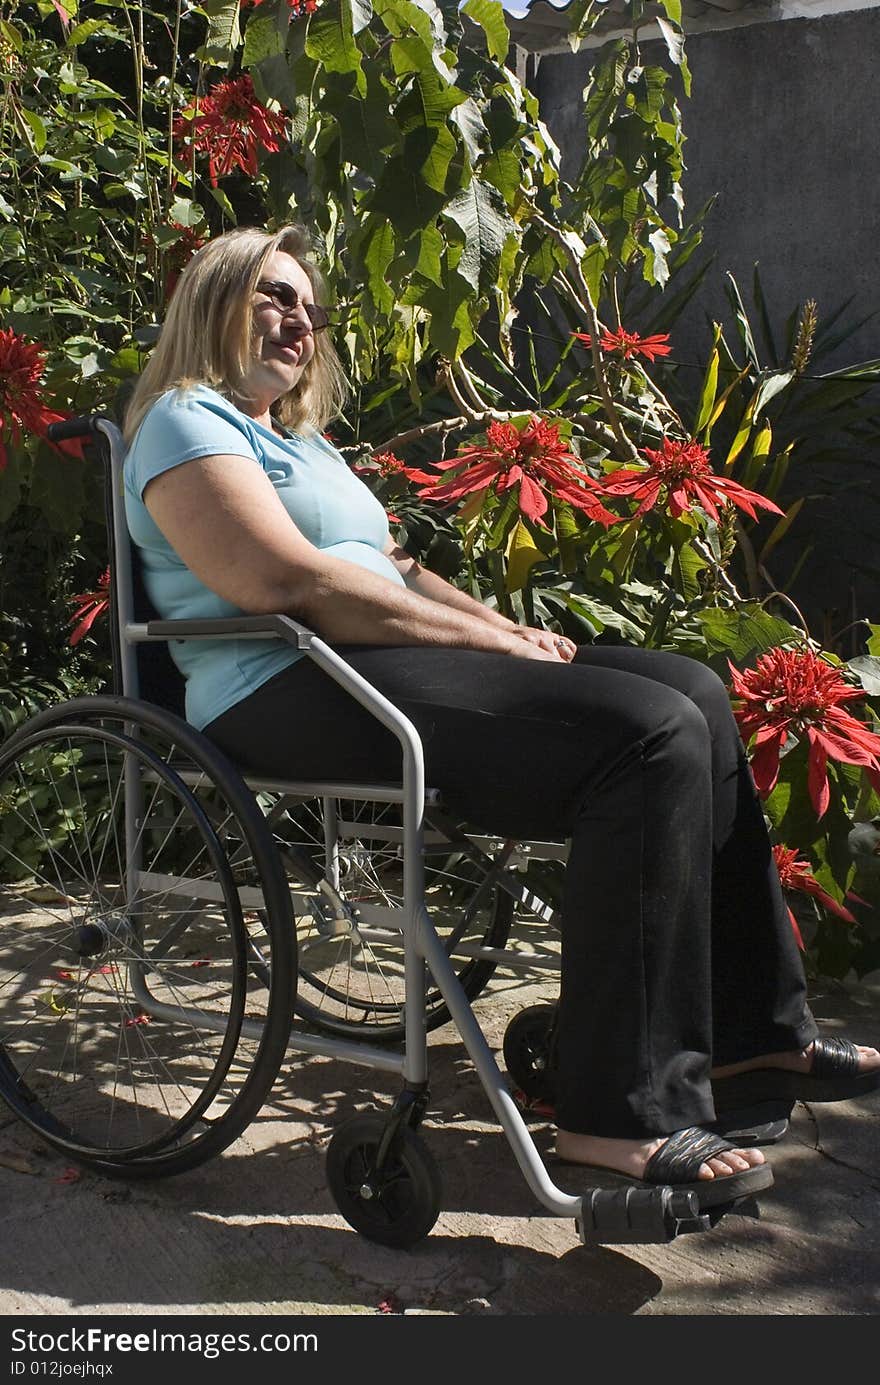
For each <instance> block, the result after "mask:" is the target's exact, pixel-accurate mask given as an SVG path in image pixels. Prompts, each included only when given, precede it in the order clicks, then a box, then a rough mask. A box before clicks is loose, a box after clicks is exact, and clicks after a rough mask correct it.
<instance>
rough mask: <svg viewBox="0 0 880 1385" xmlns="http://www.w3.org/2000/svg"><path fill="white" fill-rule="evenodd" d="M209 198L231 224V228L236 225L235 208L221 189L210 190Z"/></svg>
mask: <svg viewBox="0 0 880 1385" xmlns="http://www.w3.org/2000/svg"><path fill="white" fill-rule="evenodd" d="M211 196H212V197H213V199H214V201H215V202H216V203H217V206H218V207H219V208H220V210H221V211H222V213H223V215H224V216H225V217H227V218H228V219H229V221H231V222H232V224H233V226H237V225H238V218H237V216H236V215H235V208H234V207H233V205H232V203H231V202H230V200H229V198H228V197H227V196H226V193H225V192H224V191H223V189H222V188H211Z"/></svg>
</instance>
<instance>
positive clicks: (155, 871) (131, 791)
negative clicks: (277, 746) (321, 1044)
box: [0, 698, 295, 1177]
mask: <svg viewBox="0 0 880 1385" xmlns="http://www.w3.org/2000/svg"><path fill="white" fill-rule="evenodd" d="M230 841H232V842H234V844H235V847H236V850H237V851H238V852H239V854H243V847H246V854H247V859H248V862H249V867H248V884H249V887H250V888H252V889H253V890H254V891H255V895H254V902H257V900H258V901H259V902H260V903H261V904H262V905H263V906H264V907H263V908H261V909H260V910H259V911H257V910H255V909H252V910H247V912H245V911H244V910H243V908H242V898H241V896H242V894H243V893H244V891H243V889H242V881H241V871H240V867H238V866H236V864H235V863H234V861H232V860H230V849H229V843H230ZM245 898H246V899H247V896H246V895H245ZM255 955H258V956H259V957H260V958H261V961H262V963H263V967H262V974H261V975H260V976H259V977H257V976H256V975H255V968H254V966H253V965H252V962H253V958H254V956H255ZM267 962H268V963H269V964H268V965H266V964H267ZM294 994H295V954H294V940H293V930H292V918H291V909H290V899H289V893H288V891H287V887H286V881H285V878H284V874H283V871H282V869H281V867H280V863H279V862H278V860H277V857H276V855H275V853H274V848H273V845H272V842H271V838H270V837H269V835H268V833H267V832H266V830H265V826H264V824H263V819H262V815H261V813H260V812H259V809H258V808H257V806H256V804H255V803H254V800H253V797H252V795H251V794H250V793H249V791H248V790H247V788H246V787H245V785H244V784H243V782H242V781H241V780H240V778H239V777H238V776H237V775H236V773H235V771H234V770H232V768H231V766H229V765H228V763H227V762H226V761H225V760H224V758H223V757H222V756H220V755H219V753H217V752H215V751H214V750H213V748H212V747H211V746H210V745H209V743H208V742H206V741H205V740H204V738H203V737H201V736H200V735H199V734H198V733H196V732H194V731H193V730H192V729H191V728H189V727H187V726H186V725H185V723H183V722H180V721H179V720H178V719H177V718H173V717H170V716H169V715H168V714H165V713H163V712H160V711H158V710H157V709H155V708H152V707H150V706H149V705H148V704H142V703H136V702H131V701H128V700H125V699H121V698H88V699H78V700H76V701H74V702H70V703H66V704H64V705H63V706H61V707H59V708H55V709H53V710H51V711H49V712H45V713H41V714H39V715H38V716H36V717H34V718H32V719H31V721H30V722H28V723H27V724H26V725H25V726H24V727H22V728H21V729H20V730H19V731H18V732H17V733H16V734H15V735H14V736H13V737H12V738H10V740H9V741H7V743H6V744H5V745H4V746H3V747H2V749H0V1096H2V1097H3V1099H4V1100H5V1101H6V1103H7V1104H8V1105H9V1106H10V1107H11V1108H12V1109H13V1110H14V1111H15V1112H16V1114H17V1115H19V1116H20V1117H21V1118H22V1119H23V1120H25V1121H26V1122H27V1123H28V1124H29V1125H30V1126H31V1128H32V1129H34V1130H35V1131H37V1132H38V1133H39V1134H40V1135H41V1136H42V1137H43V1138H44V1139H45V1140H46V1141H47V1142H48V1143H49V1144H51V1145H53V1146H54V1147H55V1148H57V1149H60V1150H62V1151H63V1152H64V1153H65V1154H66V1155H68V1156H69V1157H70V1158H72V1159H75V1160H77V1161H78V1162H81V1163H84V1164H87V1165H90V1166H92V1167H95V1168H98V1169H100V1170H101V1171H104V1172H107V1173H111V1174H123V1175H126V1176H132V1177H137V1176H159V1175H165V1174H172V1173H179V1172H182V1171H184V1170H185V1169H188V1168H191V1167H193V1166H194V1165H196V1164H198V1163H201V1162H202V1161H203V1160H204V1159H207V1158H209V1157H210V1156H212V1155H213V1154H215V1153H218V1152H219V1151H220V1150H222V1149H224V1148H225V1147H226V1146H227V1145H228V1144H229V1143H231V1141H232V1140H234V1139H235V1138H236V1137H237V1136H238V1135H239V1134H240V1133H241V1131H242V1130H243V1129H244V1128H245V1127H246V1126H247V1125H248V1124H249V1122H250V1121H251V1120H252V1119H253V1118H254V1116H255V1115H256V1113H257V1111H258V1110H259V1109H260V1107H261V1106H262V1104H263V1102H264V1100H265V1098H266V1096H267V1094H268V1091H269V1089H270V1087H271V1085H272V1083H273V1081H274V1079H275V1077H276V1075H277V1073H278V1069H279V1067H280V1064H281V1061H282V1059H283V1056H284V1052H285V1049H286V1045H287V1040H288V1038H289V1029H290V1018H291V1014H292V1010H293V1004H294Z"/></svg>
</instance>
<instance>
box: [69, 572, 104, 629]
mask: <svg viewBox="0 0 880 1385" xmlns="http://www.w3.org/2000/svg"><path fill="white" fill-rule="evenodd" d="M71 601H78V602H79V603H80V604H79V606H77V608H76V610H75V611H74V613H73V615H72V616H71V617H70V623H71V625H73V623H74V621H79V624H78V625H77V626H76V629H75V630H74V631H73V633H72V635H71V636H70V640H69V641H68V643H69V644H79V642H80V640H81V639H82V637H83V635H87V634H88V632H89V631H90V630H91V628H92V626H93V625H94V623H95V621H96V620H97V619H98V616H100V615H103V614H104V612H105V611H106V610H107V609H108V608H109V606H110V569H109V568H106V569H105V571H104V572H102V573H101V576H100V577H99V578H98V590H97V591H95V592H80V594H79V596H73V597H71Z"/></svg>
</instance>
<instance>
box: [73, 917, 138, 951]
mask: <svg viewBox="0 0 880 1385" xmlns="http://www.w3.org/2000/svg"><path fill="white" fill-rule="evenodd" d="M130 941H131V924H130V923H129V921H128V919H127V918H126V917H125V916H124V915H118V914H105V915H102V916H100V917H98V918H96V919H92V920H91V921H90V922H89V923H83V924H81V925H80V926H79V928H78V929H77V930H76V938H75V942H74V948H73V950H74V952H75V953H76V955H77V956H78V957H102V956H104V954H105V953H107V952H109V951H110V950H111V948H113V947H114V946H115V947H116V948H117V949H118V948H119V947H120V946H129V945H130Z"/></svg>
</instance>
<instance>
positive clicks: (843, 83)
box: [532, 8, 880, 637]
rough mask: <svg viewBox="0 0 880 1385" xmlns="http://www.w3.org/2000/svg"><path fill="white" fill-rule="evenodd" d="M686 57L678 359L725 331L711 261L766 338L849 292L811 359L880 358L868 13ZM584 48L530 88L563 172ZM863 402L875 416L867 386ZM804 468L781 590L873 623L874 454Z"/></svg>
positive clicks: (879, 93)
mask: <svg viewBox="0 0 880 1385" xmlns="http://www.w3.org/2000/svg"><path fill="white" fill-rule="evenodd" d="M646 48H647V49H648V52H650V46H647V45H646ZM687 51H688V58H689V63H690V67H691V71H692V73H693V91H692V96H691V99H690V100H689V101H684V102H683V118H684V125H685V131H686V133H687V135H688V142H687V145H686V148H685V158H686V163H687V174H686V177H685V182H684V190H685V198H686V207H687V208H688V209H690V210H692V211H694V212H695V211H696V210H697V209H698V208H699V207H700V206H701V205H702V204H703V203H704V202H705V201H706V200H707V199H708V198H709V197H710V196H712V195H713V194H717V201H716V204H715V206H714V208H713V210H712V212H711V213H710V216H709V220H708V222H707V226H706V235H705V242H704V243H705V247H706V250H707V252H708V253H714V256H715V259H714V264H713V268H712V270H711V271H710V274H709V276H708V278H707V280H706V281H705V282H704V285H703V287H702V288H701V290H700V292H699V295H698V297H697V299H696V300H695V301H694V302H693V304H692V305H691V307H690V308H689V309H688V311H687V313H686V315H685V316H684V317H683V318H682V319H681V320H680V322H679V324H678V325H677V327H676V329H675V334H674V342H675V355H676V357H677V358H678V359H680V360H682V361H685V360H700V359H705V355H706V352H707V350H708V343H709V327H708V322H709V321H710V320H711V319H712V318H713V317H720V318H721V319H722V320H723V321H725V322H726V323H727V324H729V325H730V327H731V329H732V325H733V324H732V318H731V313H730V309H729V306H728V305H727V303H726V299H725V297H724V291H723V276H724V271H725V270H728V269H729V270H730V271H732V273H733V274H734V276H735V277H736V279H737V281H738V283H739V284H740V287H741V289H742V290H743V293H744V296H745V294H746V293H747V292H748V291H750V286H751V280H752V273H753V267H754V264H755V262H756V261H757V262H758V263H759V266H760V275H761V279H762V283H763V287H764V291H765V295H766V297H767V300H768V303H769V305H770V311H771V316H772V318H773V320H774V323H778V324H779V329H780V332H779V334H780V335H782V326H783V325H784V323H785V320H786V319H787V317H788V315H789V314H790V313H791V311H792V310H793V309H794V308H795V307H796V306H797V305H798V304H800V303H802V302H803V301H804V299H806V298H814V299H816V301H817V303H818V308H819V314H820V318H821V316H822V315H823V314H826V315H830V314H831V312H832V311H833V310H834V309H836V308H837V307H838V306H839V305H840V304H841V303H842V302H843V301H844V300H845V299H847V298H849V297H851V296H852V297H853V303H852V305H851V307H850V309H849V310H848V312H847V314H846V316H845V318H844V319H843V320H842V321H844V322H850V323H856V322H858V321H859V320H860V319H861V318H864V317H866V316H868V315H869V314H871V313H875V314H876V315H875V316H874V317H873V318H872V319H871V321H869V322H867V323H865V324H864V325H863V326H861V327H860V328H859V329H858V331H857V332H856V333H855V335H854V336H852V337H851V338H849V339H848V340H847V341H846V342H845V343H843V344H842V345H841V346H839V347H838V348H837V349H836V351H835V352H834V354H833V356H830V357H828V358H827V359H826V361H824V362H823V363H822V364H821V367H820V368H822V369H829V368H834V367H840V366H844V365H847V364H849V363H851V362H855V361H863V360H866V359H870V358H876V357H880V311H878V310H880V265H878V263H877V242H878V228H880V133H878V132H880V81H878V55H880V8H875V9H868V10H861V11H857V12H851V13H844V14H838V15H833V16H826V17H822V18H817V19H791V20H785V21H778V22H773V23H760V24H754V25H750V26H748V27H745V28H737V29H728V30H723V31H720V32H713V33H701V34H695V35H691V36H690V37H689V38H688V40H687ZM593 56H594V55H593V54H591V53H590V52H585V53H579V54H564V55H559V56H556V55H553V56H545V57H543V58H542V59H541V61H540V64H539V66H538V71H537V73H536V75H535V77H534V79H533V82H532V85H533V86H534V89H535V90H536V92H537V94H538V96H539V99H540V101H541V106H542V113H543V115H544V118H545V119H546V121H547V123H548V125H549V127H550V129H551V131H552V133H553V135H554V137H555V138H556V140H557V141H558V143H559V144H560V147H561V149H562V151H563V158H564V169H565V173H566V176H572V175H573V174H574V173H575V171H576V169H577V167H578V165H579V163H580V161H581V159H582V157H583V135H582V132H581V120H582V115H581V112H582V90H583V85H584V80H585V74H586V71H587V69H588V65H589V63H590V61H591V60H592V58H593ZM731 335H733V333H732V330H731ZM877 398H878V416H880V391H878V392H877ZM809 473H810V474H809V475H808V476H807V475H804V476H802V477H800V478H798V477H794V478H793V480H792V493H797V491H798V490H799V489H801V490H805V491H809V492H810V494H811V495H816V496H817V499H815V500H814V501H811V503H810V505H809V506H808V507H807V508H806V509H805V511H804V512H802V516H801V519H799V521H798V524H797V526H796V534H795V532H794V531H793V533H792V538H791V540H790V542H789V544H788V548H787V551H786V550H784V551H783V554H782V555H781V557H780V562H779V576H780V577H782V576H784V575H785V573H786V571H787V570H788V567H787V564H789V563H791V564H793V561H794V559H795V557H796V556H797V553H798V552H799V551H800V550H801V549H802V548H803V546H804V545H805V544H806V543H813V544H815V545H816V549H815V551H814V553H813V554H812V555H811V557H810V559H809V561H808V564H807V567H806V569H805V570H804V575H803V577H802V578H801V579H800V581H799V583H798V584H797V588H796V591H795V595H796V596H797V597H798V599H799V600H802V601H803V602H804V603H805V604H806V605H807V606H808V607H809V611H808V614H809V615H810V618H811V625H812V624H813V622H821V623H822V624H823V625H827V626H828V627H835V626H836V627H839V626H840V625H841V624H843V623H845V619H844V618H845V617H846V618H852V613H853V611H855V612H856V613H858V614H860V615H866V616H867V617H868V618H870V619H872V620H874V621H875V622H876V621H880V455H878V454H876V453H875V454H873V455H871V456H866V457H865V458H864V462H863V463H862V464H861V465H857V466H855V467H853V468H847V471H846V475H845V476H842V475H841V472H840V468H839V467H838V468H836V469H834V468H832V467H830V466H828V467H823V466H821V465H817V466H811V467H810V468H809ZM783 559H784V561H783ZM814 633H816V634H817V635H819V636H820V637H821V635H822V631H821V630H820V629H815V630H814Z"/></svg>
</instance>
